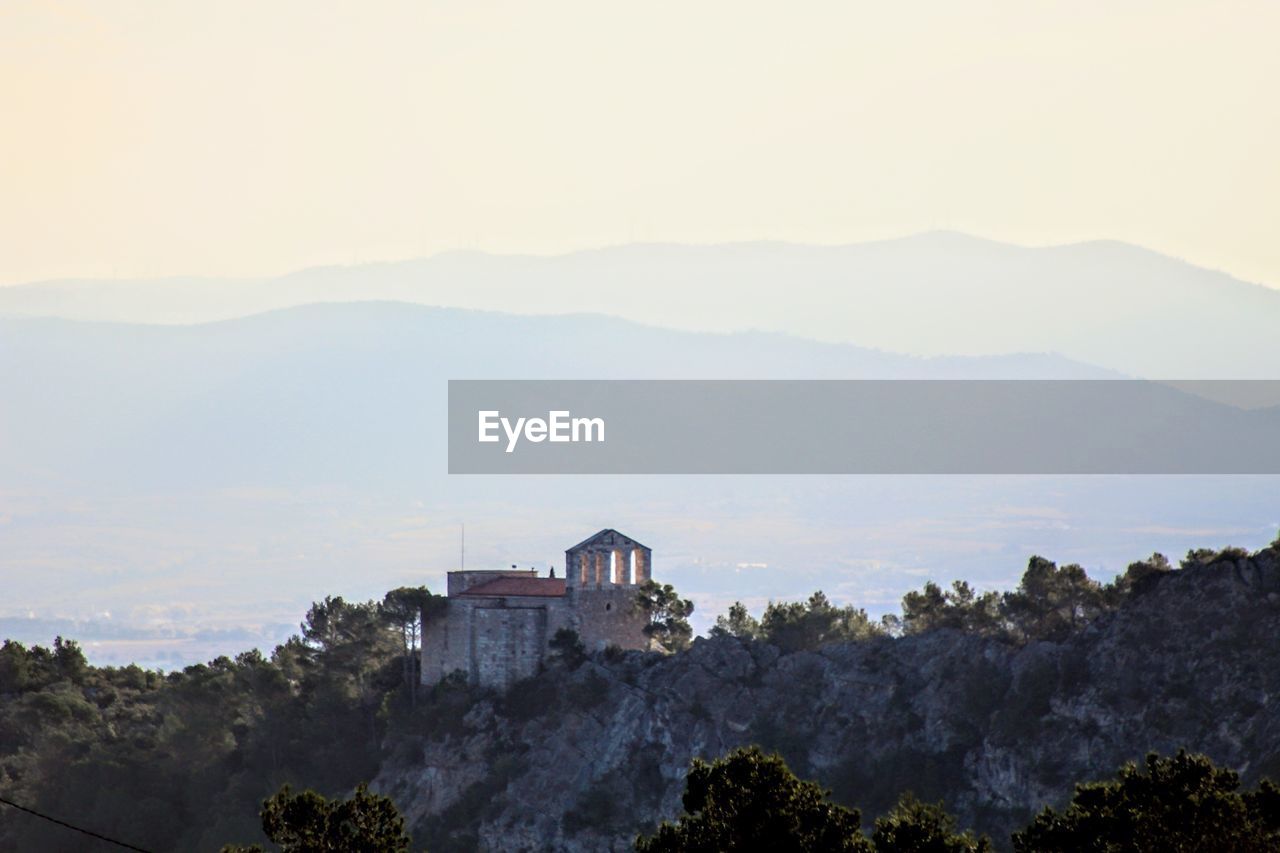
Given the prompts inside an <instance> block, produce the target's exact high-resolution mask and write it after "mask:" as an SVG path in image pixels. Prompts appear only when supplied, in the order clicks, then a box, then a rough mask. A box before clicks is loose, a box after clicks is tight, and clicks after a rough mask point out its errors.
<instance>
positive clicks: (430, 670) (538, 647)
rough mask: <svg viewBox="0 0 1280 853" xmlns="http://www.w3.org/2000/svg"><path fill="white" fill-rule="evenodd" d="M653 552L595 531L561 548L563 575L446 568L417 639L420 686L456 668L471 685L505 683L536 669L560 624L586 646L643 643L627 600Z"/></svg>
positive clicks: (641, 620) (641, 619)
mask: <svg viewBox="0 0 1280 853" xmlns="http://www.w3.org/2000/svg"><path fill="white" fill-rule="evenodd" d="M652 556H653V552H652V551H651V550H650V549H649V548H647V547H645V546H644V545H641V544H640V543H639V542H637V541H635V540H634V539H631V538H630V537H627V536H624V535H622V534H621V533H619V532H618V531H616V530H601V531H600V532H599V533H597V534H595V535H594V536H592V537H590V538H588V539H584V540H583V541H581V542H579V543H578V544H577V545H574V546H573V547H572V548H570V549H568V550H567V551H565V573H564V577H554V576H550V577H542V576H539V574H538V573H537V571H535V570H534V569H527V570H519V569H515V568H512V569H500V570H496V571H494V570H481V571H458V572H449V581H448V606H447V608H446V609H445V612H444V613H443V614H442V615H440V616H437V617H436V618H434V619H432V620H430V622H429V623H428V624H427V626H426V629H425V631H424V634H423V637H422V683H423V684H434V683H436V682H438V681H440V680H441V679H442V678H444V677H445V676H447V675H449V674H450V673H453V672H456V671H461V672H462V673H464V674H465V675H466V676H467V678H468V680H469V681H471V682H472V683H475V684H482V685H486V686H489V687H498V688H502V687H506V686H508V685H510V684H511V683H512V682H515V681H518V680H519V679H521V678H527V677H528V676H531V675H533V674H535V673H536V672H537V671H538V665H539V664H540V663H541V662H542V660H543V658H544V657H545V656H546V654H547V651H548V644H549V643H550V642H551V638H552V637H554V636H555V633H556V631H558V630H560V629H561V628H570V629H572V630H574V631H577V632H578V637H579V638H580V639H581V640H582V642H583V644H584V645H585V646H586V647H587V649H588V650H589V651H592V650H597V649H603V648H604V647H606V646H610V645H613V646H618V647H620V648H623V649H642V648H645V647H646V646H647V645H648V640H647V638H646V637H645V635H644V631H643V629H644V625H645V616H644V614H643V613H641V612H638V611H637V610H636V609H635V608H634V607H633V604H634V601H635V596H636V590H637V589H638V587H639V585H640V584H642V583H644V582H645V581H647V580H649V572H650V566H651V561H652ZM551 574H552V575H554V574H555V571H554V569H553V570H552V572H551Z"/></svg>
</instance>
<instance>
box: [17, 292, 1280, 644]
mask: <svg viewBox="0 0 1280 853" xmlns="http://www.w3.org/2000/svg"><path fill="white" fill-rule="evenodd" d="M1108 376H1115V374H1112V373H1110V372H1108V371H1104V370H1100V369H1098V368H1094V367H1089V366H1087V365H1084V364H1080V363H1076V362H1072V361H1069V360H1067V359H1064V358H1062V357H1060V356H1052V355H1017V356H1001V357H983V358H927V359H926V358H916V357H910V356H902V355H897V354H893V353H887V352H879V351H875V350H868V349H862V348H858V347H853V346H848V345H839V344H830V343H815V342H812V341H805V340H801V339H797V338H794V337H788V336H784V335H779V334H771V333H762V332H752V333H742V334H705V333H703V334H699V333H690V332H683V331H673V330H669V329H661V328H656V327H652V326H645V325H640V324H636V323H633V322H628V321H624V320H619V319H613V318H607V317H601V316H592V315H581V314H580V315H572V316H558V317H550V316H536V317H528V316H525V317H521V316H514V315H507V314H494V313H483V312H474V311H465V310H458V309H439V308H428V307H423V306H415V305H405V304H395V303H376V304H369V303H365V304H347V305H313V306H307V307H299V308H294V309H288V310H280V311H275V312H271V313H267V314H262V315H257V316H251V317H246V318H241V319H236V320H230V321H224V322H216V323H207V324H199V325H187V326H164V325H129V324H114V323H89V322H76V321H67V320H60V319H9V320H3V321H0V400H2V401H3V405H0V578H3V580H4V590H3V594H0V618H3V617H16V618H17V619H19V620H20V621H18V622H12V621H11V622H7V623H6V624H7V625H9V626H10V627H9V628H8V629H6V630H9V631H11V632H12V633H14V635H15V636H20V637H21V638H22V639H25V640H28V641H31V640H42V641H44V642H48V641H49V640H50V639H51V638H50V637H48V636H44V634H47V633H48V631H49V630H52V628H51V627H50V626H53V625H63V624H75V625H77V626H81V627H80V628H78V629H77V633H78V634H79V635H80V636H81V637H82V638H83V639H86V640H89V641H90V645H89V646H88V650H89V653H90V655H91V656H92V657H94V659H96V660H102V661H115V662H119V661H126V660H142V661H150V662H163V663H164V664H165V665H172V664H174V663H180V662H190V661H192V660H196V659H200V658H208V657H211V656H212V655H214V654H217V653H221V652H223V651H227V652H232V651H237V650H239V649H240V648H241V647H242V646H243V640H235V641H233V640H232V639H226V638H233V639H234V638H242V637H244V636H246V634H245V632H246V631H248V632H249V634H248V635H250V636H260V637H263V638H264V640H263V642H266V643H269V642H271V641H273V640H274V639H279V638H280V636H281V633H282V631H287V630H288V628H287V626H288V625H290V624H291V623H293V622H294V621H295V620H296V618H297V614H298V613H300V612H304V611H305V609H306V607H307V604H308V603H309V602H310V601H312V600H315V599H317V598H320V597H323V596H324V595H326V594H342V595H345V596H347V597H352V598H367V597H371V596H375V595H381V594H382V592H384V591H386V590H387V589H389V588H393V587H395V586H400V585H404V584H415V585H416V584H421V583H427V584H430V585H432V586H433V587H439V586H440V585H441V581H442V579H443V574H444V572H445V571H447V570H450V569H453V568H456V567H457V566H458V564H459V562H460V556H459V550H460V549H459V544H460V543H459V525H460V523H461V522H465V523H466V527H467V565H469V566H476V567H496V566H505V565H510V564H512V563H518V564H520V565H522V566H529V565H536V566H538V567H539V568H540V569H543V570H545V569H546V568H547V567H548V566H553V565H559V564H560V563H561V561H562V559H563V550H564V548H565V547H567V546H568V545H571V544H572V543H573V542H576V541H578V540H579V539H581V538H582V537H583V536H585V535H587V534H589V533H591V532H593V531H594V530H598V529H600V528H602V527H618V528H620V529H622V530H625V531H626V532H628V533H629V534H632V535H635V536H636V537H637V538H638V539H640V541H643V542H645V543H646V544H650V545H651V546H652V547H654V549H655V558H654V559H655V573H656V575H657V576H660V577H662V578H663V579H665V580H668V581H672V582H675V583H676V584H677V585H678V586H679V587H680V588H681V589H682V591H684V592H685V593H686V594H689V595H691V596H693V597H694V599H695V601H696V602H697V603H698V608H699V611H698V613H697V614H695V617H696V621H698V624H699V625H701V626H703V627H705V625H706V624H708V623H709V621H710V620H712V619H713V618H714V616H715V614H716V613H717V612H720V611H722V610H723V608H724V607H725V606H726V605H727V604H728V603H729V602H731V601H733V600H734V599H735V598H741V599H743V600H745V601H748V602H749V603H752V604H753V605H758V606H763V603H764V601H765V600H767V599H768V598H769V597H799V596H802V595H806V594H808V593H809V592H812V591H813V590H814V589H816V588H821V589H824V590H825V591H826V592H827V593H828V594H830V595H831V596H833V597H834V598H835V599H836V600H839V601H842V602H843V601H848V602H856V603H858V604H860V605H864V606H868V607H870V608H871V609H872V610H873V611H878V610H883V608H884V607H886V606H889V605H891V604H892V603H893V602H895V601H896V599H897V598H898V597H899V596H900V595H901V594H902V593H903V592H904V591H905V590H906V589H908V588H911V587H915V586H918V585H919V583H920V582H921V581H922V579H924V578H927V577H937V578H939V579H941V580H948V579H950V578H952V577H960V576H964V577H967V578H969V579H971V580H973V581H975V582H977V583H980V584H991V585H1005V586H1008V585H1010V584H1011V583H1012V582H1014V581H1016V578H1017V577H1018V576H1019V575H1020V574H1021V571H1022V569H1023V567H1024V566H1025V563H1026V559H1027V557H1028V556H1029V555H1030V554H1031V553H1043V554H1046V555H1048V556H1050V557H1053V558H1056V559H1059V560H1062V561H1073V560H1074V561H1078V562H1081V563H1084V564H1085V565H1087V566H1088V567H1089V568H1090V570H1091V571H1094V572H1095V573H1097V574H1099V575H1100V576H1106V575H1107V574H1108V573H1109V572H1112V571H1117V570H1122V569H1123V567H1124V564H1125V562H1127V561H1128V560H1129V559H1132V557H1133V555H1134V554H1135V553H1146V552H1149V551H1151V550H1156V549H1162V550H1166V551H1169V552H1171V553H1173V554H1177V553H1179V552H1180V550H1185V549H1186V548H1188V547H1191V546H1192V545H1195V546H1200V545H1203V544H1205V543H1206V542H1222V543H1226V542H1235V543H1239V544H1243V545H1246V546H1251V547H1256V546H1259V545H1261V544H1265V543H1266V542H1269V541H1271V539H1272V538H1273V537H1274V535H1275V530H1276V527H1277V526H1280V520H1278V519H1280V516H1277V510H1276V507H1277V503H1276V500H1275V498H1276V495H1277V494H1280V491H1278V488H1280V487H1277V485H1276V480H1277V478H1274V477H1244V478H1239V477H1237V478H1229V477H1152V478H1140V477H1130V478H1124V477H1056V478H1055V477H1004V478H1000V477H961V476H953V477H946V476H941V477H922V476H915V477H781V476H750V477H748V476H741V477H713V476H707V477H675V476H673V477H644V476H635V477H601V476H597V477H591V476H580V477H457V476H454V477H450V476H448V475H447V474H446V458H445V449H446V448H445V442H444V431H443V427H444V405H445V391H446V382H447V380H448V379H450V378H488V377H504V378H633V377H643V378H666V377H673V378H688V377H700V378H790V377H801V378H841V377H847V378H873V377H875V378H922V377H937V378H960V377H970V378H1033V377H1034V378H1091V377H1108ZM1170 394H1174V395H1177V392H1175V391H1172V390H1171V391H1170ZM1184 397H1185V395H1181V396H1177V399H1179V400H1182V401H1183V403H1186V404H1187V405H1192V404H1194V405H1195V406H1196V408H1195V410H1194V411H1195V412H1196V413H1199V414H1196V415H1195V416H1196V417H1201V416H1203V415H1204V413H1220V412H1221V411H1222V410H1221V409H1220V408H1219V407H1213V406H1212V404H1209V403H1205V402H1204V401H1199V402H1195V401H1194V400H1193V401H1191V402H1187V401H1186V400H1185V399H1184ZM1262 414H1263V416H1265V415H1267V413H1262ZM1272 414H1274V413H1272ZM49 620H53V621H49ZM57 620H74V621H73V622H72V623H67V622H60V621H57ZM281 626H286V627H284V628H282V627H281ZM18 628H22V629H23V630H21V631H19V630H18ZM90 628H92V636H90V635H88V633H87V632H89V631H90ZM175 636H177V637H179V638H180V640H173V639H171V638H173V637H175ZM166 638H170V639H166ZM175 656H176V657H175Z"/></svg>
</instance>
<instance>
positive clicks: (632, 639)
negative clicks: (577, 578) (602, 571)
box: [565, 585, 647, 652]
mask: <svg viewBox="0 0 1280 853" xmlns="http://www.w3.org/2000/svg"><path fill="white" fill-rule="evenodd" d="M637 589H638V588H637V587H636V586H634V585H632V586H606V587H602V588H601V589H593V588H591V587H577V588H570V589H569V590H568V592H567V593H566V596H565V597H566V599H568V600H569V601H570V607H571V609H572V611H573V620H574V625H573V627H574V630H576V631H577V632H578V636H579V637H580V638H581V639H582V644H583V645H584V646H586V647H587V651H589V652H594V651H599V650H601V649H603V648H604V647H605V646H618V647H619V648H623V649H643V648H645V646H646V645H647V638H646V637H645V635H644V625H645V616H644V614H643V613H641V612H638V611H637V610H636V609H635V599H636V591H637Z"/></svg>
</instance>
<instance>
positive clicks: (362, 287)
mask: <svg viewBox="0 0 1280 853" xmlns="http://www.w3.org/2000/svg"><path fill="white" fill-rule="evenodd" d="M383 299H392V300H399V301H406V302H414V303H420V304H428V305H442V306H452V307H460V308H471V309H481V310H491V311H506V312H511V313H516V314H565V313H578V312H588V313H599V314H608V315H615V316H619V317H624V318H627V319H631V320H635V321H638V322H642V323H648V324H653V325H658V326H663V327H670V328H677V329H686V330H698V331H717V332H728V331H743V330H749V329H760V330H766V331H775V332H785V333H789V334H793V335H799V336H803V337H807V338H814V339H818V340H825V341H834V342H847V343H855V344H858V345H861V346H868V347H876V348H880V349H886V350H892V351H896V352H904V353H912V354H922V355H955V354H968V355H984V354H985V355H990V354H1003V353H1016V352H1055V353H1060V354H1063V355H1065V356H1067V357H1069V358H1072V359H1075V360H1079V361H1083V362H1087V363H1090V364H1097V365H1102V366H1105V367H1109V368H1112V369H1115V370H1118V371H1120V372H1123V373H1126V374H1129V375H1132V376H1145V377H1160V378H1276V377H1280V345H1277V344H1276V343H1275V341H1276V335H1275V329H1276V328H1277V324H1278V323H1280V290H1274V289H1271V288H1267V287H1263V286H1260V285H1255V284H1249V283H1246V282H1242V281H1239V280H1237V279H1234V278H1232V277H1230V276H1228V275H1225V274H1223V273H1220V272H1215V271H1212V270H1206V269H1202V268H1199V267H1195V266H1193V265H1191V264H1187V263H1184V262H1182V261H1179V260H1175V259H1173V258H1169V257H1165V256H1162V255H1159V254H1157V253H1154V252H1150V251H1147V250H1144V249H1141V248H1138V247H1135V246H1131V245H1126V244H1123V243H1116V242H1091V243H1080V244H1075V245H1068V246H1057V247H1049V248H1023V247H1018V246H1011V245H1005V244H1000V243H994V242H990V241H985V240H979V239H976V238H972V237H966V236H964V235H960V234H954V233H946V232H940V233H931V234H924V235H920V236H917V237H911V238H905V239H900V240H889V241H883V242H875V243H863V244H856V245H847V246H830V247H824V246H802V245H792V244H783V243H741V244H730V245H714V246H681V245H662V244H651V245H629V246H620V247H615V248H608V249H601V250H597V251H586V252H576V253H572V254H567V255H560V256H551V257H539V256H520V255H488V254H484V253H479V252H451V253H445V254H442V255H438V256H435V257H432V258H427V259H423V260H412V261H404V262H399V263H384V264H369V265H361V266H352V267H327V268H317V269H310V270H303V271H301V272H297V273H294V274H291V275H286V276H282V277H279V278H274V279H264V280H216V279H197V278H183V279H163V280H154V281H54V282H43V283H38V284H32V285H22V286H16V287H6V288H0V316H4V315H8V316H14V315H28V316H30V315H44V316H57V317H63V318H69V319H82V320H110V321H120V322H144V323H151V322H160V323H189V322H201V321H208V320H216V319H226V318H230V317H237V316H244V315H248V314H253V313H257V312H261V311H265V310H270V309H277V308H282V307H288V306H294V305H301V304H307V303H314V302H335V301H337V302H343V301H359V300H383Z"/></svg>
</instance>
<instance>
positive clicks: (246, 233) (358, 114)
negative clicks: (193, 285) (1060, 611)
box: [0, 0, 1280, 285]
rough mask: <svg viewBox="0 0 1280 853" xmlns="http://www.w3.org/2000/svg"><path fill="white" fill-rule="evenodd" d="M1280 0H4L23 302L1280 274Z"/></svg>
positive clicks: (2, 211) (11, 236)
mask: <svg viewBox="0 0 1280 853" xmlns="http://www.w3.org/2000/svg"><path fill="white" fill-rule="evenodd" d="M1277 32H1280V4H1277V3H1275V2H1270V0H1267V2H1215V3H1203V2H1196V3H1189V2H1180V1H1179V0H1159V1H1158V2H1115V0H1111V1H1110V2H1092V0H1074V2H1038V0H1037V2H1027V0H1014V1H1013V2H990V0H969V2H965V3H956V2H952V0H938V1H937V2H924V1H923V0H909V2H902V3H883V2H875V3H870V2H847V0H846V2H833V3H821V2H797V3H751V2H744V0H733V2H689V0H684V2H664V0H655V2H649V3H627V4H623V3H607V2H606V3H601V2H599V0H592V2H561V0H545V2H538V3H516V2H512V3H495V2H484V0H468V2H465V3H464V2H458V3H453V2H422V0H414V2H404V3H399V2H352V3H338V2H318V0H301V2H290V0H277V1H276V2H271V3H259V2H231V1H230V0H220V2H216V3H215V2H207V3H191V2H170V3H138V2H119V0H89V2H29V0H8V2H6V3H4V4H3V6H0V116H3V132H2V133H0V284H14V283H19V282H25V281H31V280H38V279H44V278H57V277H72V276H118V277H150V276H161V275H175V274H199V275H212V276H250V277H251V276H264V275H276V274H281V273H285V272H288V271H291V270H295V269H298V268H302V267H307V266H313V265H320V264H332V263H359V262H368V261H377V260H391V259H399V258H406V257H413V256H421V255H428V254H433V253H436V252H440V251H445V250H451V249H459V248H465V249H484V250H489V251H496V252H534V253H556V252H563V251H570V250H574V249H579V248H589V247H595V246H602V245H609V244H615V243H626V242H635V241H676V242H694V243H709V242H721V241H733V240H752V239H780V240H790V241H797V242H812V243H842V242H855V241H861V240H868V239H879V238H884V237H892V236H900V235H905V234H910V233H915V232H920V231H927V230H933V229H954V230H960V231H965V232H969V233H972V234H976V235H979V236H983V237H989V238H993V239H999V240H1006V241H1010V242H1016V243H1022V244H1028V245H1040V244H1048V243H1061V242H1072V241H1076V240H1084V239H1095V238H1106V239H1117V240H1124V241H1128V242H1133V243H1137V244H1140V245H1144V246H1147V247H1149V248H1152V249H1155V250H1158V251H1161V252H1164V253H1167V254H1170V255H1173V256H1175V257H1179V258H1183V259H1185V260H1189V261H1192V262H1194V263H1197V264H1200V265H1203V266H1207V267H1211V268H1216V269H1221V270H1225V271H1227V272H1230V273H1232V274H1234V275H1236V276H1238V277H1240V278H1244V279H1246V280H1250V281H1259V282H1263V283H1268V284H1272V285H1280V240H1276V239H1275V223H1276V222H1280V157H1277V156H1276V154H1275V152H1276V151H1277V150H1280V98H1277V97H1276V96H1275V92H1276V89H1277V84H1278V83H1280V51H1277V50H1275V44H1274V39H1275V35H1276V33H1277Z"/></svg>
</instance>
